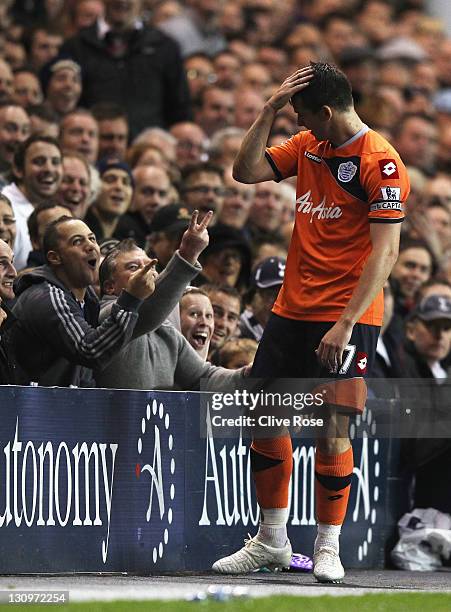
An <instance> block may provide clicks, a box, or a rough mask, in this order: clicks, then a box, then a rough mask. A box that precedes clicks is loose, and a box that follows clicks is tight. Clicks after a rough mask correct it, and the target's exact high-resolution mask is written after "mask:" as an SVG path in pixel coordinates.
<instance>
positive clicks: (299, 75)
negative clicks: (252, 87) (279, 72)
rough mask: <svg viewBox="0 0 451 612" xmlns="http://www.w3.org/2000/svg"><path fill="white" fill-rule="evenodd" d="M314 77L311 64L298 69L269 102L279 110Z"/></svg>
mask: <svg viewBox="0 0 451 612" xmlns="http://www.w3.org/2000/svg"><path fill="white" fill-rule="evenodd" d="M312 77H313V69H312V68H311V67H310V66H306V67H305V68H300V69H299V70H296V72H293V74H291V75H290V76H289V77H287V78H286V79H285V81H284V82H283V83H282V85H281V86H280V87H279V89H278V90H277V91H276V92H275V93H274V94H273V95H272V96H271V97H270V98H269V100H268V102H267V104H269V106H271V107H272V108H273V109H274V110H275V111H276V112H277V111H278V110H280V109H281V108H283V107H284V106H285V104H286V103H287V102H288V101H289V100H290V98H291V97H292V96H294V94H295V93H297V92H298V91H302V90H303V89H305V88H306V87H308V84H309V83H310V80H311V78H312Z"/></svg>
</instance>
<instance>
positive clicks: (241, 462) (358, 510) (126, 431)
mask: <svg viewBox="0 0 451 612" xmlns="http://www.w3.org/2000/svg"><path fill="white" fill-rule="evenodd" d="M0 406H1V409H2V421H1V422H2V425H1V428H0V432H1V434H0V536H1V537H0V572H1V573H3V574H5V573H11V574H14V573H28V572H33V573H35V572H43V573H46V572H48V573H54V572H129V573H138V574H149V573H152V572H161V571H183V570H187V571H188V570H191V571H193V570H207V569H209V568H210V567H211V564H212V563H213V561H215V560H216V559H217V558H218V557H220V556H223V555H225V554H230V553H231V552H233V551H234V550H236V549H237V548H239V547H241V546H242V543H243V540H244V538H246V537H247V534H248V533H251V534H252V535H253V534H254V533H255V531H256V526H257V524H258V514H259V511H258V505H257V503H256V500H255V494H254V489H253V484H252V476H251V472H250V460H249V440H247V439H242V438H241V437H238V436H237V438H236V439H230V438H227V439H220V438H213V437H211V436H208V437H207V438H205V437H201V435H200V419H199V394H196V393H177V392H144V391H121V390H102V389H83V390H82V389H59V388H55V389H49V388H35V387H0ZM353 427H354V434H355V432H356V430H355V427H357V428H358V429H359V436H358V439H356V440H355V442H354V457H355V469H354V478H353V484H352V490H351V498H350V503H349V508H348V514H347V521H346V524H345V526H344V528H343V536H342V541H344V542H346V546H343V547H342V559H343V563H344V565H345V566H347V567H362V568H365V567H366V568H369V567H382V565H383V562H384V547H385V543H386V540H387V537H389V536H390V535H391V534H392V533H393V526H394V520H395V518H397V517H394V516H393V512H392V511H391V502H390V496H391V489H392V488H393V487H394V486H396V477H395V476H394V475H393V474H392V473H391V472H390V470H389V468H388V466H389V465H390V464H391V462H392V460H391V453H392V452H393V441H390V440H387V439H378V438H377V419H376V418H375V410H374V409H372V408H371V405H369V406H367V408H366V410H365V413H364V415H363V418H362V419H358V422H357V423H356V425H355V426H353ZM365 429H367V431H368V434H371V438H370V437H368V436H365ZM207 430H208V427H207ZM293 446H294V450H293V458H294V469H293V476H292V481H291V489H290V491H291V493H290V518H289V525H288V529H289V536H290V539H291V541H292V544H293V549H294V551H296V552H302V553H304V554H311V552H312V547H313V540H314V537H315V532H316V528H315V519H314V516H315V514H314V512H315V509H314V463H313V458H314V447H313V446H312V444H311V442H310V441H308V440H302V439H301V440H295V441H294V445H293Z"/></svg>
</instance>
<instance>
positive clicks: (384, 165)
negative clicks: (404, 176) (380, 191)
mask: <svg viewBox="0 0 451 612" xmlns="http://www.w3.org/2000/svg"><path fill="white" fill-rule="evenodd" d="M379 168H380V171H381V176H382V178H391V179H399V172H398V166H397V165H396V162H395V160H394V159H380V160H379Z"/></svg>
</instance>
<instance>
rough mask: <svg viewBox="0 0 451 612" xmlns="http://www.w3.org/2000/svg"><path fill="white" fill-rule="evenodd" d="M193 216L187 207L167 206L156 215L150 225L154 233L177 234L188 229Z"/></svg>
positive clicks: (178, 205)
mask: <svg viewBox="0 0 451 612" xmlns="http://www.w3.org/2000/svg"><path fill="white" fill-rule="evenodd" d="M190 220H191V214H190V212H189V210H188V209H187V208H186V206H183V205H181V204H167V205H166V206H162V207H161V208H159V209H158V210H157V212H156V213H155V215H154V217H153V219H152V223H151V224H150V233H152V232H174V233H175V232H177V231H182V230H186V229H188V225H189V222H190Z"/></svg>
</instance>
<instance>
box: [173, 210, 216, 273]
mask: <svg viewBox="0 0 451 612" xmlns="http://www.w3.org/2000/svg"><path fill="white" fill-rule="evenodd" d="M212 217H213V211H211V210H209V211H208V212H207V213H206V215H205V216H204V217H203V219H202V221H200V222H199V223H198V219H199V211H198V210H195V211H194V212H193V214H192V215H191V220H190V223H189V226H188V229H187V230H186V231H185V233H184V234H183V236H182V241H181V243H180V248H179V253H180V255H181V257H183V259H185V260H186V261H188V262H190V263H192V264H194V263H196V261H197V259H198V257H199V255H200V254H201V253H202V251H203V250H204V249H205V248H206V247H207V246H208V242H209V236H208V229H207V227H208V225H209V223H210V221H211V219H212Z"/></svg>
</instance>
